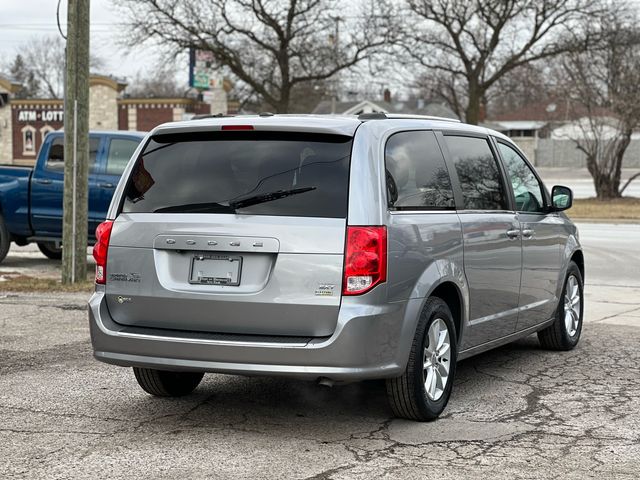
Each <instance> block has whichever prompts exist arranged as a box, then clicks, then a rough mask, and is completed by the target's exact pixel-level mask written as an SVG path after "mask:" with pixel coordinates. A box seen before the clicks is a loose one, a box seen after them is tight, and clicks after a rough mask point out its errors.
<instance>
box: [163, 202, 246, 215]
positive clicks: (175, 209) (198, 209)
mask: <svg viewBox="0 0 640 480" xmlns="http://www.w3.org/2000/svg"><path fill="white" fill-rule="evenodd" d="M153 213H235V209H234V208H233V207H230V206H228V205H222V204H220V203H188V204H185V205H173V206H171V207H162V208H157V209H155V210H154V211H153Z"/></svg>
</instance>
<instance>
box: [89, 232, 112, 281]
mask: <svg viewBox="0 0 640 480" xmlns="http://www.w3.org/2000/svg"><path fill="white" fill-rule="evenodd" d="M112 228H113V220H107V221H106V222H102V223H101V224H100V225H98V228H96V244H95V245H94V246H93V258H94V259H95V261H96V283H100V284H102V285H104V284H105V283H106V281H107V250H108V249H109V239H110V238H111V229H112Z"/></svg>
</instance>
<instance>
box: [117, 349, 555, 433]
mask: <svg viewBox="0 0 640 480" xmlns="http://www.w3.org/2000/svg"><path fill="white" fill-rule="evenodd" d="M548 354H549V352H546V351H544V350H542V349H541V348H540V347H539V344H538V341H537V339H536V338H535V336H531V337H528V338H525V339H522V340H519V341H518V342H515V343H513V344H510V345H506V346H504V347H501V348H498V349H495V350H492V351H490V352H486V353H483V354H480V355H477V356H475V357H473V359H469V360H466V361H462V362H460V363H459V364H458V371H457V374H456V381H455V384H454V391H453V395H452V398H451V401H450V403H449V406H448V407H447V409H446V410H445V412H444V416H447V415H450V414H451V413H452V412H461V411H469V410H472V409H471V408H470V405H474V404H475V405H478V406H479V407H481V409H485V408H486V409H490V408H492V405H491V400H490V398H491V396H492V395H495V389H496V381H500V380H496V376H495V375H487V374H484V373H481V371H482V370H483V369H486V370H487V371H492V372H497V376H498V377H499V376H500V372H501V368H502V369H503V370H504V374H505V376H509V375H510V374H511V373H510V372H514V371H516V372H517V371H525V370H526V369H527V366H528V365H529V364H530V363H531V362H532V360H533V359H535V358H540V357H543V356H544V355H548ZM505 365H507V366H508V367H501V366H505ZM523 396H524V395H523ZM136 398H139V399H140V400H139V402H136V401H134V402H133V405H130V408H131V412H129V413H128V415H127V416H128V417H131V416H132V414H133V413H135V414H137V415H139V413H140V411H144V410H145V409H146V410H149V407H152V410H156V411H157V412H158V413H159V415H158V417H157V418H160V421H161V422H169V423H170V424H175V426H176V428H184V427H187V426H189V425H190V426H191V427H195V428H211V429H216V428H220V427H221V426H226V427H228V428H241V429H247V430H251V431H256V430H258V431H263V432H264V433H267V432H269V433H270V434H273V433H274V432H275V433H277V432H278V431H279V430H280V429H282V431H283V432H285V431H286V432H291V431H297V430H298V429H301V428H312V429H314V430H315V429H317V428H320V427H318V425H322V427H321V428H322V429H323V430H324V431H326V432H333V433H334V434H338V433H339V432H347V431H349V430H347V428H345V425H350V427H349V428H356V429H357V428H358V425H360V426H362V428H364V429H365V430H370V429H371V425H374V426H375V425H379V424H381V423H384V422H386V421H387V420H390V419H391V418H393V413H392V411H391V409H390V408H389V406H388V404H387V401H386V387H385V383H384V381H364V382H357V383H351V384H344V385H335V386H333V387H331V388H329V387H325V386H322V385H318V384H317V383H315V382H309V381H302V380H292V379H285V378H273V377H271V378H267V377H243V376H227V375H214V374H209V375H205V378H204V380H203V382H202V384H201V385H200V386H199V387H198V389H197V390H196V392H195V393H194V394H192V395H190V396H188V397H184V398H179V399H159V398H153V397H149V396H144V397H136ZM523 401H524V400H523ZM482 402H486V403H488V404H489V405H486V407H482V405H481V404H482ZM512 403H514V405H515V403H516V402H512ZM150 404H151V405H150ZM181 404H182V405H181ZM179 405H180V406H181V407H182V408H176V407H178V406H179ZM123 408H126V407H124V406H123ZM514 408H515V407H514ZM165 409H167V410H171V411H176V410H179V411H181V412H182V413H176V414H175V415H171V414H170V415H166V414H165V412H166V410H165ZM507 413H508V412H507Z"/></svg>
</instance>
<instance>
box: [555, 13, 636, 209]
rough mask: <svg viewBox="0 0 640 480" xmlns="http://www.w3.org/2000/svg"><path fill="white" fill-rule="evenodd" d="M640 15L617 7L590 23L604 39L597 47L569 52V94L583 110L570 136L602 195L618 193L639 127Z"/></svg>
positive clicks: (601, 198)
mask: <svg viewBox="0 0 640 480" xmlns="http://www.w3.org/2000/svg"><path fill="white" fill-rule="evenodd" d="M637 25H638V15H637V13H636V14H634V13H633V12H632V11H629V10H628V9H620V10H617V11H612V12H610V13H609V14H607V15H606V16H604V17H602V18H601V19H600V21H599V22H597V23H596V24H591V27H592V28H593V29H594V30H595V33H597V34H598V36H599V38H600V41H599V43H598V44H597V46H595V47H594V48H591V49H590V50H589V51H585V52H582V53H573V54H570V55H566V56H565V57H564V62H563V65H564V71H565V74H566V76H567V81H566V82H565V85H566V89H565V94H566V95H567V97H568V98H570V100H571V102H572V104H574V105H575V109H576V110H577V111H578V112H579V113H581V114H582V115H583V117H582V118H581V119H580V121H578V122H577V124H576V128H575V132H573V134H572V133H571V132H569V133H568V136H569V137H570V138H571V139H572V140H574V141H575V143H576V146H577V148H578V149H579V150H581V151H582V152H584V154H585V155H586V162H587V169H588V170H589V173H590V174H591V176H592V177H593V181H594V186H595V189H596V195H597V197H598V199H600V200H606V199H610V198H619V197H621V196H622V194H623V193H624V190H625V189H626V188H627V186H628V185H629V184H630V183H631V181H632V180H633V179H635V178H636V177H639V176H640V174H637V175H634V176H632V177H631V178H630V179H628V180H627V182H626V183H625V184H624V185H622V186H621V180H620V179H621V170H622V164H623V159H624V154H625V152H626V150H627V148H628V147H629V144H630V143H631V134H632V133H633V131H634V129H637V128H638V127H640V90H639V89H638V85H640V28H638V26H637Z"/></svg>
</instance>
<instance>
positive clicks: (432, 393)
mask: <svg viewBox="0 0 640 480" xmlns="http://www.w3.org/2000/svg"><path fill="white" fill-rule="evenodd" d="M457 353H458V351H457V339H456V330H455V327H454V324H453V316H452V315H451V310H449V307H448V305H447V304H446V303H445V302H444V301H443V300H441V299H440V298H435V297H432V298H430V299H428V300H427V303H426V305H425V307H424V309H423V310H422V314H421V315H420V320H419V321H418V327H417V328H416V334H415V337H414V339H413V344H412V346H411V352H410V354H409V362H408V363H407V368H406V370H405V372H404V373H403V374H402V376H401V377H398V378H391V379H388V380H387V382H386V383H387V398H388V400H389V404H390V405H391V409H392V410H393V413H394V414H395V415H396V416H397V417H402V418H407V419H409V420H419V421H426V420H435V419H436V418H437V417H438V416H439V415H440V414H441V413H442V411H443V410H444V408H445V407H446V406H447V402H448V401H449V397H450V395H451V389H452V386H453V377H454V374H455V370H456V359H457Z"/></svg>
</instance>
